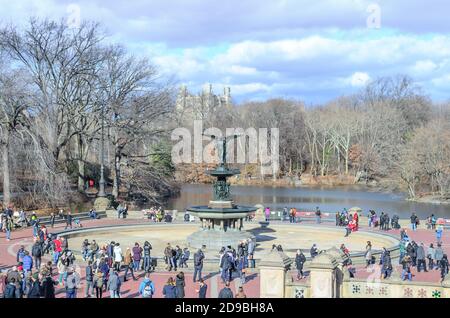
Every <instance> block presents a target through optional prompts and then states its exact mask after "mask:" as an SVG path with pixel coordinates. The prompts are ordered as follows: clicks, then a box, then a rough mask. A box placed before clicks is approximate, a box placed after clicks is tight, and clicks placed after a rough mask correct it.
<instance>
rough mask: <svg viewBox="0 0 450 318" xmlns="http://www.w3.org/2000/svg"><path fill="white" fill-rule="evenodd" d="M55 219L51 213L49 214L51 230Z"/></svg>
mask: <svg viewBox="0 0 450 318" xmlns="http://www.w3.org/2000/svg"><path fill="white" fill-rule="evenodd" d="M55 219H56V216H55V213H53V212H52V213H51V214H50V226H51V227H52V228H54V227H55Z"/></svg>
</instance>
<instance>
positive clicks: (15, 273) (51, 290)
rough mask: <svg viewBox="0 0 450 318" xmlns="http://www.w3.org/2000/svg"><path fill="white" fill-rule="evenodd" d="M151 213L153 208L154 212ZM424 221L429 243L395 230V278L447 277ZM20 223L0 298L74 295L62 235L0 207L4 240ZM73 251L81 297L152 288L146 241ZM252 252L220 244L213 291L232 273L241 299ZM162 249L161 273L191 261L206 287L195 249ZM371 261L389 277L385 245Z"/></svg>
mask: <svg viewBox="0 0 450 318" xmlns="http://www.w3.org/2000/svg"><path fill="white" fill-rule="evenodd" d="M286 210H287V208H286ZM316 210H317V211H319V215H317V214H316V217H317V216H319V217H320V209H318V208H317V209H316ZM155 211H156V214H157V213H158V212H157V211H158V210H155ZM159 211H160V210H159ZM266 211H267V210H266ZM268 211H269V212H268V213H266V217H267V218H269V217H270V209H269V210H268ZM317 211H316V212H317ZM283 215H284V214H283ZM287 215H289V216H290V221H291V222H293V223H294V222H296V210H295V208H292V209H291V210H290V211H287ZM57 217H58V218H61V219H64V221H65V229H71V228H72V222H74V220H73V218H72V215H71V213H70V212H69V213H67V214H64V212H63V210H61V211H60V212H59V213H58V214H57V215H54V214H53V213H52V215H51V217H50V223H49V226H50V227H51V228H53V226H54V223H55V219H56V218H57ZM89 217H91V218H92V219H95V218H97V215H96V211H95V210H94V209H93V210H91V211H90V212H89ZM426 222H427V223H426V224H427V228H428V229H429V230H433V231H435V232H436V243H431V244H429V246H425V244H424V243H416V242H415V241H414V240H411V239H410V237H409V235H408V233H407V230H406V229H401V231H400V245H399V254H400V255H399V260H398V262H399V266H400V268H401V272H402V273H401V278H402V279H403V280H412V277H413V273H412V269H413V268H415V269H416V270H417V272H421V271H424V272H429V271H434V270H438V271H440V276H441V280H442V281H443V280H444V279H445V277H446V275H448V272H449V262H448V258H447V255H446V254H445V252H444V250H443V247H442V234H443V224H442V222H440V221H439V220H438V219H437V218H435V217H434V215H431V216H430V217H428V218H427V221H426ZM47 224H48V223H47ZM419 224H420V221H419V218H418V217H417V215H416V214H414V213H413V214H412V215H411V217H410V225H411V230H412V231H416V230H417V226H418V225H419ZM358 225H359V214H358V213H357V212H355V213H351V212H349V211H347V210H346V209H344V210H343V211H342V212H338V213H336V226H342V227H346V229H347V234H346V236H348V235H349V234H350V233H351V232H353V231H356V230H357V229H358ZM27 226H31V227H32V228H33V231H32V233H33V234H32V235H33V244H32V246H31V248H30V249H29V250H27V249H26V247H25V246H20V248H19V250H18V251H17V255H16V263H17V264H16V265H15V266H12V267H11V268H10V269H8V271H7V272H4V273H2V281H1V282H2V283H3V297H5V298H22V297H28V298H37V297H45V298H53V297H55V295H56V293H55V288H56V287H57V286H59V287H60V288H62V290H63V291H64V292H65V295H66V297H67V298H75V297H77V294H78V293H79V290H80V285H81V281H82V277H81V269H80V267H79V263H75V260H76V257H75V253H74V252H73V251H72V250H71V249H69V246H68V245H69V244H68V241H67V240H66V239H65V238H64V236H57V237H55V235H52V234H51V233H49V230H48V229H47V227H46V225H44V224H41V222H40V219H39V218H38V217H37V215H36V213H34V212H32V213H31V215H30V216H29V217H28V216H27V215H26V213H25V212H23V211H20V212H19V217H18V218H17V216H16V217H14V214H13V211H12V210H11V209H5V210H4V211H3V212H2V213H1V214H0V228H1V229H2V230H3V231H5V232H6V234H7V235H6V239H7V240H9V239H10V233H9V234H8V232H7V231H11V230H12V228H13V227H27ZM369 226H370V227H379V229H380V230H384V231H389V230H390V229H397V228H399V224H398V216H396V215H394V216H393V217H392V218H390V217H389V215H388V214H387V213H384V212H382V213H381V214H380V216H379V218H378V217H377V214H376V212H375V211H373V210H371V211H369ZM273 249H276V250H278V251H280V252H281V251H283V249H282V246H281V245H278V246H277V245H274V248H273ZM340 251H341V253H342V256H343V262H344V264H343V265H344V267H345V268H347V270H348V272H349V274H350V276H353V277H354V276H355V274H356V268H355V267H354V266H352V261H351V258H350V252H349V250H348V248H347V247H346V246H345V245H344V244H342V245H341V246H340ZM80 252H81V260H82V261H83V262H84V263H83V264H84V265H83V266H84V269H85V278H83V279H84V282H85V289H84V296H85V297H88V298H89V297H96V298H102V297H103V293H104V292H106V291H108V292H109V294H110V297H111V298H119V297H120V296H121V292H120V288H121V286H122V284H123V283H124V282H126V281H127V280H128V279H129V278H131V279H133V280H138V279H139V278H138V277H140V276H144V277H143V280H142V281H141V282H140V284H139V295H140V296H141V297H143V298H151V297H153V295H154V294H155V288H156V286H155V284H154V283H153V281H152V280H151V278H150V275H151V273H152V272H154V271H155V269H156V266H157V259H156V258H152V257H151V254H152V245H151V244H150V242H148V241H145V242H144V243H143V244H142V245H141V244H140V243H138V242H136V243H135V244H134V246H130V247H126V248H122V246H121V245H120V243H119V242H114V241H112V242H108V243H105V244H98V243H97V242H96V241H95V240H91V241H90V240H89V239H85V240H84V241H83V242H82V245H81V248H80ZM309 252H310V256H311V258H314V257H316V256H318V255H319V254H320V253H321V251H319V250H318V247H317V245H316V244H314V245H313V246H312V247H311V249H310V251H309ZM254 253H255V242H254V241H253V240H251V239H248V240H246V241H242V242H240V243H239V244H238V246H237V248H234V247H232V246H227V247H222V248H221V250H220V251H219V256H220V257H219V264H218V269H219V272H220V277H221V280H222V282H223V284H224V286H225V287H224V288H223V289H222V290H221V291H220V293H219V297H222V298H230V297H233V292H232V290H231V289H230V287H229V286H230V283H231V282H232V281H233V280H234V279H235V278H238V279H239V283H240V284H239V286H241V287H240V288H239V289H238V292H237V293H236V295H235V297H237V298H244V297H245V293H244V291H243V286H244V285H245V284H246V282H247V277H246V274H247V273H248V269H249V268H254V267H255V259H254ZM46 255H48V259H51V260H50V261H44V262H43V261H42V260H43V258H44V257H45V256H46ZM163 255H164V262H165V265H166V270H167V271H169V272H171V271H174V272H177V271H178V269H188V268H189V266H193V271H194V275H193V282H194V283H196V284H198V285H196V286H197V287H196V292H197V294H198V297H200V298H205V297H206V291H207V288H208V286H207V285H206V282H205V281H204V278H203V277H202V270H203V263H204V260H205V254H204V252H203V250H202V249H198V250H197V251H196V252H195V253H194V255H193V257H192V263H191V262H189V261H190V260H191V252H190V250H189V249H188V248H187V247H184V248H182V247H180V246H179V245H175V246H174V247H172V245H171V244H170V243H168V244H167V246H166V247H165V249H164V252H163ZM365 259H366V267H369V266H371V265H375V264H376V263H377V262H376V259H375V256H374V253H373V250H372V243H371V242H370V241H368V242H367V245H366V253H365ZM81 260H80V261H81ZM306 261H307V258H306V256H305V255H304V254H303V252H302V251H301V250H297V253H296V255H295V259H294V264H295V268H296V270H297V279H298V280H301V279H303V278H304V277H305V273H304V271H303V268H304V264H305V262H306ZM190 264H193V265H190ZM378 265H379V266H380V268H381V278H385V279H386V278H389V277H390V276H391V275H392V272H393V270H394V267H393V262H392V259H391V252H390V251H389V250H387V249H386V248H383V249H382V252H381V255H380V257H379V262H378ZM137 274H139V275H137ZM185 286H186V283H185V274H184V272H182V271H181V272H178V273H177V274H176V275H175V276H174V277H170V278H169V279H168V281H167V283H166V284H165V285H164V286H163V287H162V289H161V291H162V294H163V295H164V297H166V298H183V297H184V296H185V291H184V288H185Z"/></svg>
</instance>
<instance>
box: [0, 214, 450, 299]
mask: <svg viewBox="0 0 450 318" xmlns="http://www.w3.org/2000/svg"><path fill="white" fill-rule="evenodd" d="M137 223H142V221H140V222H139V221H136V220H132V219H125V220H124V219H121V220H117V219H101V220H91V221H84V222H83V226H84V227H85V228H90V227H99V226H108V225H119V224H130V225H131V224H137ZM298 226H302V225H301V224H299V225H298ZM325 226H326V225H325ZM362 229H364V230H368V231H374V232H381V231H379V230H377V229H371V228H368V227H367V226H365V227H364V226H363V227H362ZM62 230H64V225H56V226H55V228H54V229H53V230H52V229H50V232H59V231H62ZM399 233H400V232H399V230H391V231H389V234H394V235H397V236H399ZM408 234H409V237H410V238H411V239H412V240H415V241H416V242H417V243H421V242H423V243H424V244H425V246H426V247H428V245H429V244H430V243H432V242H433V243H434V242H435V235H434V232H433V231H431V230H425V229H420V230H417V231H416V232H413V231H411V230H409V231H408ZM11 238H12V240H11V241H10V242H7V241H6V239H5V233H0V270H2V269H6V268H9V267H11V266H12V265H14V264H15V263H16V252H17V250H18V249H19V247H20V246H21V245H25V246H26V247H27V249H28V250H30V247H31V245H32V243H33V240H32V230H31V228H28V229H24V230H18V231H14V232H13V233H12V235H11ZM443 242H444V244H443V248H444V250H445V252H446V253H447V254H449V253H450V244H449V242H450V232H449V231H444V235H443ZM340 244H341V242H336V246H339V245H340ZM69 246H70V241H69ZM73 248H74V249H77V248H78V247H75V246H74V247H73ZM319 249H320V246H319ZM77 264H79V265H80V267H81V268H82V270H81V274H82V278H83V280H84V266H85V263H84V262H82V261H80V260H78V261H77ZM398 270H400V269H399V268H398ZM138 274H139V276H138V277H139V280H138V281H133V280H129V281H127V282H125V283H124V284H123V285H122V288H121V293H122V297H130V298H133V297H139V295H138V293H137V291H138V286H139V283H140V281H141V280H142V278H143V273H138ZM185 274H186V275H185V276H186V288H185V290H186V297H197V295H196V292H195V289H196V288H197V286H198V285H196V284H195V285H194V283H193V282H192V273H189V272H187V273H185ZM175 275H176V273H174V272H171V273H168V272H158V273H153V274H152V276H151V278H152V280H153V282H154V283H155V287H156V295H155V296H156V297H162V296H163V295H162V288H163V286H164V284H165V282H166V281H167V279H168V278H169V277H175ZM369 275H370V273H369V272H367V270H366V269H365V268H364V267H358V268H357V275H356V277H358V278H364V277H367V276H369ZM413 275H414V277H413V280H414V281H424V282H439V281H440V272H439V271H432V272H428V273H424V272H422V273H417V271H416V269H413ZM121 276H123V273H122V275H121ZM204 276H205V278H206V283H207V285H208V297H217V294H218V292H219V291H220V289H221V288H222V287H223V284H222V282H221V279H220V277H218V274H217V273H204ZM259 283H260V282H259V276H258V274H251V275H250V276H249V277H248V282H247V283H246V284H245V286H244V290H245V293H246V294H247V296H248V297H249V298H257V297H259ZM238 286H239V279H235V280H234V283H233V284H232V286H231V288H232V290H233V291H236V290H237V287H238ZM64 296H65V295H64V289H62V288H59V289H58V290H57V297H64ZM83 296H84V282H83V283H82V286H81V290H80V292H79V297H83ZM103 297H109V293H104V295H103Z"/></svg>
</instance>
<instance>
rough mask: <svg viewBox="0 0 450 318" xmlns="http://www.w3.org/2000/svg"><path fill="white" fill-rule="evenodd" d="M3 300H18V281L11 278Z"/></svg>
mask: <svg viewBox="0 0 450 318" xmlns="http://www.w3.org/2000/svg"><path fill="white" fill-rule="evenodd" d="M3 298H16V280H15V279H14V278H11V279H10V280H9V283H8V284H7V285H6V287H5V291H4V292H3Z"/></svg>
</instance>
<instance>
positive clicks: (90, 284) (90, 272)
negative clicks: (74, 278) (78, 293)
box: [84, 260, 95, 298]
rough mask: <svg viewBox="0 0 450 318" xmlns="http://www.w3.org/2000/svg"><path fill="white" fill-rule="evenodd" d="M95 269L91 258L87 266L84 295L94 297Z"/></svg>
mask: <svg viewBox="0 0 450 318" xmlns="http://www.w3.org/2000/svg"><path fill="white" fill-rule="evenodd" d="M94 275H95V274H94V269H93V267H92V261H91V260H89V261H88V264H87V266H86V289H85V292H84V297H86V298H92V297H93V295H92V294H93V289H94Z"/></svg>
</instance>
